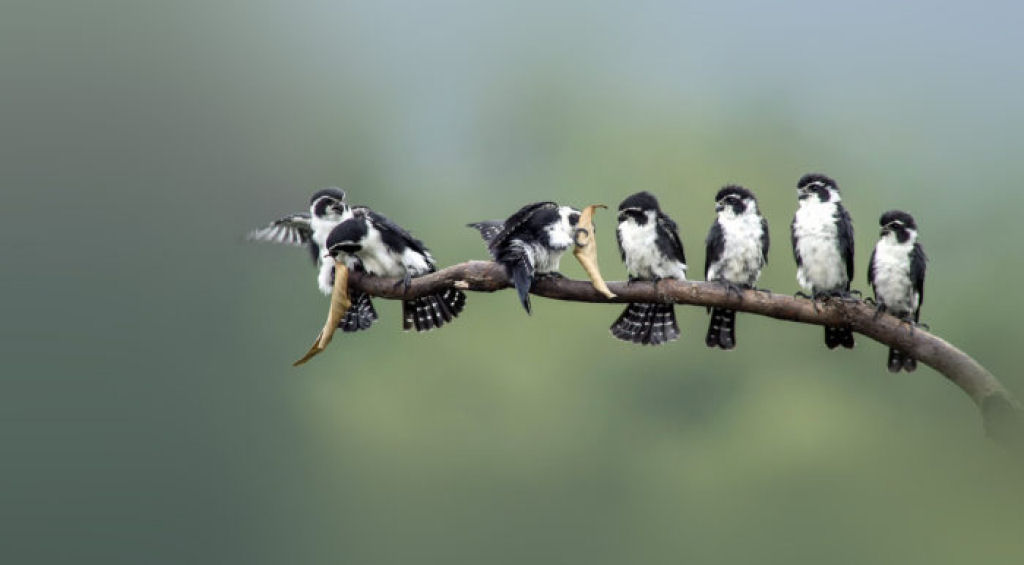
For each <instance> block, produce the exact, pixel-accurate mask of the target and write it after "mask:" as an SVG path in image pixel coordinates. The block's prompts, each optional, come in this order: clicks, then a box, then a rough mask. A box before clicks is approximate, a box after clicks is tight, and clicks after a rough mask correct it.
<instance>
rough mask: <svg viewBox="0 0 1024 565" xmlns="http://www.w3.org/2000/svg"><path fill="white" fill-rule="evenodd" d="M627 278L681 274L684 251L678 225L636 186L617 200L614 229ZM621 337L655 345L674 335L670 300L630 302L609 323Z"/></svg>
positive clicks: (680, 277)
mask: <svg viewBox="0 0 1024 565" xmlns="http://www.w3.org/2000/svg"><path fill="white" fill-rule="evenodd" d="M615 237H616V239H617V240H618V242H619V252H620V253H621V255H622V261H623V262H624V263H625V264H626V273H627V274H628V276H629V281H630V282H633V281H655V282H657V281H659V280H661V279H676V280H681V281H684V280H686V255H685V253H684V252H683V242H682V241H681V240H680V239H679V228H678V227H677V226H676V223H675V222H673V221H672V219H671V218H669V217H668V215H666V214H665V213H664V212H662V211H661V208H660V207H659V206H658V199H657V198H655V197H654V195H653V194H651V193H649V192H638V193H636V194H633V195H632V196H629V197H627V198H626V199H625V200H623V201H622V203H621V204H619V225H618V227H617V228H616V230H615ZM611 332H612V335H613V336H615V337H617V338H618V339H621V340H622V341H630V342H633V343H639V344H643V345H661V344H663V343H667V342H669V341H673V340H676V339H679V325H678V324H677V323H676V313H675V306H674V305H673V304H671V303H668V304H666V303H658V302H652V303H644V302H631V303H630V304H629V305H627V306H626V309H625V310H623V311H622V314H621V315H620V316H619V318H618V319H617V320H615V323H613V324H612V327H611Z"/></svg>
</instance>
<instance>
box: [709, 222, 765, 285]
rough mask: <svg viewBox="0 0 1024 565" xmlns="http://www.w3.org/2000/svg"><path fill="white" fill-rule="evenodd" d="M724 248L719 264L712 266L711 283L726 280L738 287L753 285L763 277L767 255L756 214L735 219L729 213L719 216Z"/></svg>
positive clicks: (761, 228)
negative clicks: (762, 248)
mask: <svg viewBox="0 0 1024 565" xmlns="http://www.w3.org/2000/svg"><path fill="white" fill-rule="evenodd" d="M718 223H719V225H721V226H722V235H723V237H724V238H725V249H724V250H723V252H722V257H721V259H719V261H718V262H716V263H713V264H711V265H710V266H709V268H708V272H707V279H708V280H717V279H725V280H727V281H730V282H733V283H736V284H746V285H753V284H754V283H756V282H757V279H758V278H760V277H761V269H762V268H763V267H764V254H763V253H762V251H761V235H762V233H763V232H764V229H763V226H762V225H761V218H760V216H758V215H756V214H743V215H740V216H736V215H734V214H732V213H730V212H726V213H723V214H719V216H718Z"/></svg>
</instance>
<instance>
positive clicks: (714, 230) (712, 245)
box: [704, 220, 725, 278]
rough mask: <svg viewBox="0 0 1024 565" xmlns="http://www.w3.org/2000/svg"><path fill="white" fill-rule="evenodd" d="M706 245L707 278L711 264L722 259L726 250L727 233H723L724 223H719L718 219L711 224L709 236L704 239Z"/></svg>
mask: <svg viewBox="0 0 1024 565" xmlns="http://www.w3.org/2000/svg"><path fill="white" fill-rule="evenodd" d="M704 247H705V254H704V277H705V278H707V276H708V271H709V270H710V269H711V264H712V263H717V262H718V261H720V260H721V259H722V253H724V252H725V235H724V234H723V233H722V224H719V223H718V220H715V223H713V224H711V230H710V231H708V237H707V239H706V240H704Z"/></svg>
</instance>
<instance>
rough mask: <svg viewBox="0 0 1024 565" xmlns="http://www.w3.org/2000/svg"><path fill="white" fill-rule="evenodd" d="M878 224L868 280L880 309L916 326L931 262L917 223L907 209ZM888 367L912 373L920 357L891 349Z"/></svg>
mask: <svg viewBox="0 0 1024 565" xmlns="http://www.w3.org/2000/svg"><path fill="white" fill-rule="evenodd" d="M878 224H879V225H880V226H881V227H882V231H881V234H880V236H879V239H878V243H876V244H875V248H874V250H872V251H871V259H870V260H869V261H868V283H869V284H870V285H871V288H872V289H873V290H874V292H875V302H876V304H877V305H878V312H879V313H881V312H889V313H890V314H892V315H894V316H896V317H897V318H900V319H902V320H904V321H906V322H909V323H912V324H915V325H916V324H918V323H919V322H920V320H921V303H922V302H923V301H924V272H925V263H926V262H927V261H928V257H927V256H925V254H924V249H923V248H922V247H921V244H920V243H918V242H917V223H915V222H914V218H913V216H911V215H910V214H908V213H906V212H902V211H900V210H890V211H888V212H886V213H884V214H882V217H881V218H880V219H879V220H878ZM888 367H889V371H891V372H893V373H898V372H900V370H904V371H907V372H908V373H909V372H911V371H913V370H914V369H916V368H917V360H916V359H914V358H913V357H911V356H910V354H909V353H907V352H906V351H901V350H899V349H896V348H890V349H889V361H888Z"/></svg>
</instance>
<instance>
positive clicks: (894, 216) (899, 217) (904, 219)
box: [878, 210, 917, 230]
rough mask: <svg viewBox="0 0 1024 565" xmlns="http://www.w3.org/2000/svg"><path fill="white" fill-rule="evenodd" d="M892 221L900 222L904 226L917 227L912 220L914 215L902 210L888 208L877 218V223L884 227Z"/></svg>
mask: <svg viewBox="0 0 1024 565" xmlns="http://www.w3.org/2000/svg"><path fill="white" fill-rule="evenodd" d="M892 222H900V223H902V224H903V225H904V226H905V227H908V228H910V229H914V230H916V229H917V224H916V223H915V222H914V217H913V216H911V215H910V214H908V213H906V212H904V211H902V210H889V211H888V212H886V213H884V214H882V217H881V218H880V219H879V220H878V225H880V226H882V227H885V226H887V225H889V224H891V223H892Z"/></svg>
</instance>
